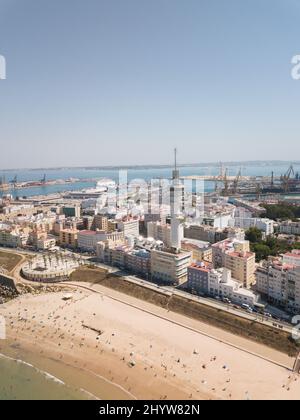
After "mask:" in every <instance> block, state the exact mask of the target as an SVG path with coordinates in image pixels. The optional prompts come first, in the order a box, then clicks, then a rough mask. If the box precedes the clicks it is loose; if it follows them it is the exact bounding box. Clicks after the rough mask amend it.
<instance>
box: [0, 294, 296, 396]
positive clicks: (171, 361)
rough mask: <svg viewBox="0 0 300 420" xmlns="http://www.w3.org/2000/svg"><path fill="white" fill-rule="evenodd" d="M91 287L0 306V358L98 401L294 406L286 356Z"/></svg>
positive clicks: (293, 380)
mask: <svg viewBox="0 0 300 420" xmlns="http://www.w3.org/2000/svg"><path fill="white" fill-rule="evenodd" d="M95 288H97V289H96V290H97V293H95V292H92V291H89V290H85V289H77V290H76V291H74V292H73V299H72V300H69V301H64V300H63V296H64V293H63V292H61V293H52V294H44V295H38V296H32V295H24V296H20V297H18V298H17V299H15V300H13V301H10V302H9V303H7V304H5V305H3V306H1V308H0V313H1V315H3V316H4V317H5V319H6V323H7V340H2V341H0V353H3V354H7V355H10V356H11V357H19V358H22V359H24V360H26V361H28V362H31V363H32V364H34V365H35V366H37V367H39V368H40V369H43V370H45V371H47V372H50V373H51V374H53V375H55V376H56V377H57V378H59V379H61V380H63V381H64V382H65V383H70V384H72V385H73V386H74V385H76V386H77V387H78V389H84V390H85V391H86V392H88V393H90V394H92V395H93V396H95V397H96V398H101V399H168V400H169V399H185V400H187V399H201V400H202V399H203V400H204V399H227V400H230V399H233V400H237V399H240V400H243V399H275V400H278V399H300V377H299V376H298V375H296V374H294V373H293V372H291V370H289V369H288V368H285V367H284V366H287V367H292V365H293V360H292V359H290V358H288V357H287V356H285V355H283V354H281V353H278V352H276V351H273V350H271V349H268V348H264V347H263V346H260V345H256V344H255V343H252V342H247V340H243V339H241V340H240V339H239V337H233V336H230V334H228V333H227V334H225V335H224V334H223V332H222V331H221V330H218V331H217V330H216V329H214V328H212V327H209V326H207V325H203V324H201V323H200V322H197V321H193V320H190V319H188V318H185V317H183V316H180V315H177V314H173V313H168V311H166V310H164V309H162V308H158V307H156V306H154V305H151V304H147V303H145V302H143V301H140V300H137V299H134V298H131V297H129V296H126V295H122V294H120V293H117V292H113V291H111V290H110V289H106V288H104V287H101V286H95ZM112 294H114V295H113V296H112ZM218 334H219V335H218ZM209 335H212V336H214V337H215V338H212V337H210V336H209ZM221 335H223V337H221ZM222 341H223V342H222ZM224 341H226V342H227V341H228V342H231V343H232V345H229V344H227V343H225V342H224ZM239 345H240V346H241V347H242V348H245V350H246V351H244V350H240V349H239V348H237V347H238V346H239ZM252 353H255V354H252ZM256 354H258V355H256ZM267 359H270V360H272V361H274V362H272V361H269V360H267Z"/></svg>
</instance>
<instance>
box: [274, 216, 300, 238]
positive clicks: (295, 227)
mask: <svg viewBox="0 0 300 420" xmlns="http://www.w3.org/2000/svg"><path fill="white" fill-rule="evenodd" d="M279 231H280V233H283V234H286V235H300V221H299V222H292V221H290V220H289V221H285V222H281V223H280V224H279Z"/></svg>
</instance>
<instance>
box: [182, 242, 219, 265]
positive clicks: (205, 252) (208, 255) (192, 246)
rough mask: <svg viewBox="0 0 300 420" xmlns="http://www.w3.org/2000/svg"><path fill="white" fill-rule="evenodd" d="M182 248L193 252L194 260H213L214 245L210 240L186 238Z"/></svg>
mask: <svg viewBox="0 0 300 420" xmlns="http://www.w3.org/2000/svg"><path fill="white" fill-rule="evenodd" d="M181 249H182V250H183V251H188V252H191V253H192V260H193V261H194V262H201V261H206V262H210V263H211V262H212V247H211V245H210V243H209V242H203V241H196V240H194V239H184V240H183V241H181Z"/></svg>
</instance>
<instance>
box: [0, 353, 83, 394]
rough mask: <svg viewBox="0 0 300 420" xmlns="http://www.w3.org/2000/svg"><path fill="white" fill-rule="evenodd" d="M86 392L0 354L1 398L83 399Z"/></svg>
mask: <svg viewBox="0 0 300 420" xmlns="http://www.w3.org/2000/svg"><path fill="white" fill-rule="evenodd" d="M88 398H89V396H88V394H86V393H84V392H83V391H80V390H75V389H73V388H71V387H70V386H67V385H66V384H65V383H64V382H62V381H61V380H59V379H57V378H55V377H54V376H52V375H50V374H48V373H46V372H43V371H40V370H38V369H36V368H35V367H33V366H32V365H30V364H28V363H25V362H22V361H20V360H15V359H12V358H8V357H6V356H3V355H0V401H1V400H84V399H88Z"/></svg>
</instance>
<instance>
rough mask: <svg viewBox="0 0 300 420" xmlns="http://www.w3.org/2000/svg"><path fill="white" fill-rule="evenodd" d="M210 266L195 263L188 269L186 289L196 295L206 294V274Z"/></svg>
mask: <svg viewBox="0 0 300 420" xmlns="http://www.w3.org/2000/svg"><path fill="white" fill-rule="evenodd" d="M210 269H211V266H210V265H209V264H208V263H203V262H202V263H197V264H196V263H195V264H192V265H190V266H189V267H188V278H187V284H186V289H187V290H188V291H190V292H191V293H196V294H198V295H201V294H205V295H207V294H208V291H209V288H208V274H209V271H210Z"/></svg>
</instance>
